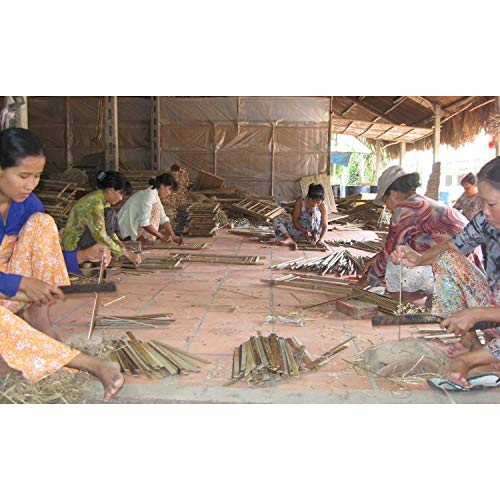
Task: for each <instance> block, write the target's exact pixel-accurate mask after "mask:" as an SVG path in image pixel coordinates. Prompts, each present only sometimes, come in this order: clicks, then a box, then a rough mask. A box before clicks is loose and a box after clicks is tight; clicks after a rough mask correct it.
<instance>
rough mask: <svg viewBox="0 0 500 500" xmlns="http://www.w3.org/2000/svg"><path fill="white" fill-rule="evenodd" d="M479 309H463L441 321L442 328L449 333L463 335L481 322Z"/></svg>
mask: <svg viewBox="0 0 500 500" xmlns="http://www.w3.org/2000/svg"><path fill="white" fill-rule="evenodd" d="M477 313H478V308H474V307H471V308H470V309H462V310H461V311H458V312H456V313H453V314H452V315H451V316H448V317H447V318H445V319H444V320H443V321H441V328H446V331H447V332H448V333H455V334H457V335H462V334H464V333H466V332H468V331H470V330H471V328H472V327H473V326H474V325H475V324H476V323H477V322H478V321H480V319H481V318H480V317H479V318H478V315H477Z"/></svg>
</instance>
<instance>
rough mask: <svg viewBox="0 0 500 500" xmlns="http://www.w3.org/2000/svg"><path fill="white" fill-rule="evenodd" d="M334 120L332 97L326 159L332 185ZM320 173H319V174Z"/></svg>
mask: <svg viewBox="0 0 500 500" xmlns="http://www.w3.org/2000/svg"><path fill="white" fill-rule="evenodd" d="M332 119H333V96H330V112H329V114H328V154H327V157H326V165H327V167H326V172H327V174H328V177H329V178H330V184H331V183H332V181H331V178H332ZM318 173H319V172H318Z"/></svg>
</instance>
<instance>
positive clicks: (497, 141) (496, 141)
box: [495, 95, 500, 156]
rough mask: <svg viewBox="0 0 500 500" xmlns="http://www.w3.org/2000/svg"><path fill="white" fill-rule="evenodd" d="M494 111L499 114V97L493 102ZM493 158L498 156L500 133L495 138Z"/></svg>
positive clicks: (499, 152) (499, 151)
mask: <svg viewBox="0 0 500 500" xmlns="http://www.w3.org/2000/svg"><path fill="white" fill-rule="evenodd" d="M495 110H496V112H497V113H500V96H498V95H497V98H496V101H495ZM495 156H500V132H499V133H498V134H497V135H496V137H495Z"/></svg>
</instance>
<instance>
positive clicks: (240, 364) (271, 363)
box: [227, 332, 354, 386]
mask: <svg viewBox="0 0 500 500" xmlns="http://www.w3.org/2000/svg"><path fill="white" fill-rule="evenodd" d="M353 340H354V337H351V338H350V339H348V340H346V341H345V342H342V343H341V344H339V345H338V346H335V347H334V348H333V349H330V350H329V351H327V352H326V353H324V354H322V355H321V356H319V357H318V358H316V359H315V358H314V357H313V356H311V354H310V353H309V352H308V350H307V349H306V347H305V346H304V345H303V344H302V343H301V342H300V341H299V340H298V339H297V338H295V337H291V338H283V337H278V336H277V335H276V334H274V333H273V334H271V335H269V336H268V337H264V336H262V335H260V332H259V335H258V336H256V337H250V339H249V340H247V341H246V342H244V343H243V344H241V345H239V346H238V347H236V348H235V349H234V352H233V369H232V373H231V380H230V382H229V383H228V384H227V385H230V384H233V383H235V382H237V381H239V380H242V379H245V380H246V381H247V382H248V383H249V384H250V385H252V386H258V385H262V384H264V383H265V382H267V381H270V380H274V381H276V382H279V381H281V380H285V379H288V378H289V377H295V378H300V375H301V372H303V371H305V370H309V371H314V370H317V369H318V368H320V367H321V366H323V365H324V364H326V363H328V362H329V361H331V360H332V359H333V358H334V357H335V356H336V355H337V354H339V353H340V352H342V351H343V350H345V349H347V347H348V345H349V344H350V343H351V342H352V341H353Z"/></svg>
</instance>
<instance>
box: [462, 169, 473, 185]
mask: <svg viewBox="0 0 500 500" xmlns="http://www.w3.org/2000/svg"><path fill="white" fill-rule="evenodd" d="M465 183H467V184H472V185H473V186H475V185H476V184H477V175H476V174H475V173H474V172H469V173H468V174H467V175H466V176H465V177H464V178H463V179H462V180H461V181H460V184H461V185H462V186H463V185H464V184H465Z"/></svg>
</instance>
